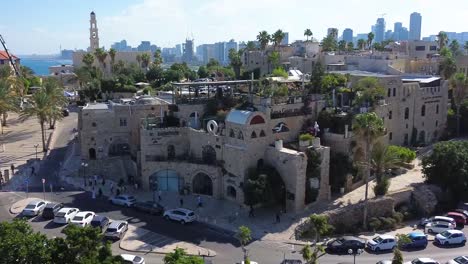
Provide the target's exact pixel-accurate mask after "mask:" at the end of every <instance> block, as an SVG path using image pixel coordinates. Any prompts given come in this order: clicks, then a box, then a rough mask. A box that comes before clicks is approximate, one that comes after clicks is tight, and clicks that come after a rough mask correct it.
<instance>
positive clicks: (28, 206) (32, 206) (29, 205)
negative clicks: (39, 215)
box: [26, 204, 36, 209]
mask: <svg viewBox="0 0 468 264" xmlns="http://www.w3.org/2000/svg"><path fill="white" fill-rule="evenodd" d="M34 208H36V206H35V205H34V204H28V205H27V206H26V209H34Z"/></svg>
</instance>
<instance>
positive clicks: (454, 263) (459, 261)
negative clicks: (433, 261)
mask: <svg viewBox="0 0 468 264" xmlns="http://www.w3.org/2000/svg"><path fill="white" fill-rule="evenodd" d="M467 263H468V256H459V257H456V258H454V259H451V260H449V261H447V263H446V264H467Z"/></svg>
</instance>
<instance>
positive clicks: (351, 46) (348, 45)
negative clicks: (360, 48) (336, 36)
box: [346, 41, 354, 51]
mask: <svg viewBox="0 0 468 264" xmlns="http://www.w3.org/2000/svg"><path fill="white" fill-rule="evenodd" d="M346 46H347V47H348V51H353V50H354V43H353V42H352V41H350V42H348V44H347V45H346Z"/></svg>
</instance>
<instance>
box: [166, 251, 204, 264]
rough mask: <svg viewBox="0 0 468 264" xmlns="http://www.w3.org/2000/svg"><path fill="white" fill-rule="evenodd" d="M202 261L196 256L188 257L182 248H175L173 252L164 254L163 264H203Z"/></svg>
mask: <svg viewBox="0 0 468 264" xmlns="http://www.w3.org/2000/svg"><path fill="white" fill-rule="evenodd" d="M203 263H204V261H203V259H201V258H200V257H197V256H189V255H187V253H186V252H185V250H184V249H183V248H176V249H174V252H171V253H168V254H166V256H165V257H164V264H203Z"/></svg>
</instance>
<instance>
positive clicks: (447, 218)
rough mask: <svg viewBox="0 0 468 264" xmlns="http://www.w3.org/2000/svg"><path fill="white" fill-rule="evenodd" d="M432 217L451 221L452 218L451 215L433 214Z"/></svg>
mask: <svg viewBox="0 0 468 264" xmlns="http://www.w3.org/2000/svg"><path fill="white" fill-rule="evenodd" d="M434 219H442V220H446V221H453V220H454V219H453V218H451V217H447V216H440V215H438V216H434Z"/></svg>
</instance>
